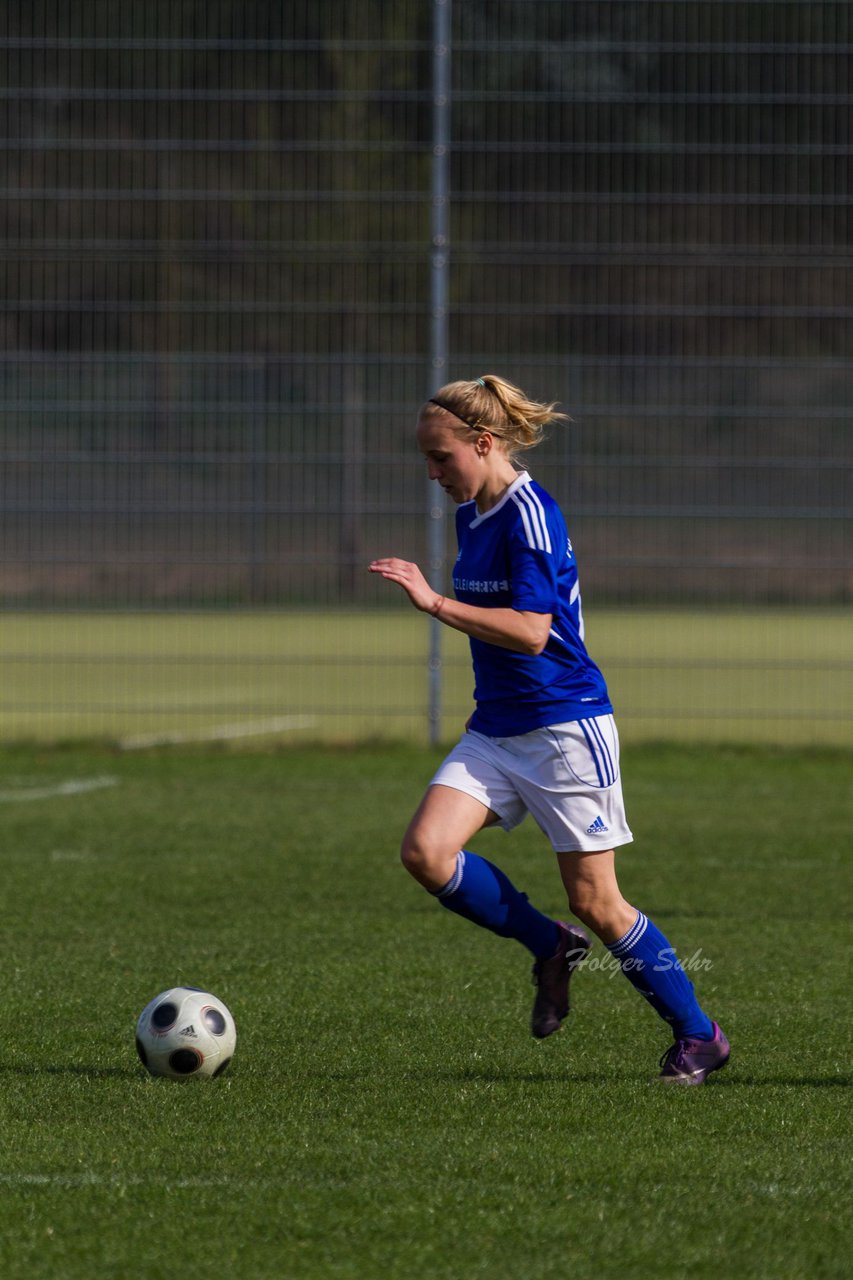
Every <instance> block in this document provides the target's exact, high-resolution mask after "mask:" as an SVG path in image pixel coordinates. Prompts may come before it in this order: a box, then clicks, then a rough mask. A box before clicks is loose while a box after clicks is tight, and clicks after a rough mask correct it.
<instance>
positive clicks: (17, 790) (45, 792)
mask: <svg viewBox="0 0 853 1280" xmlns="http://www.w3.org/2000/svg"><path fill="white" fill-rule="evenodd" d="M117 783H118V778H107V777H103V778H68V779H67V781H65V782H56V783H53V785H52V786H49V787H14V788H10V789H9V790H7V791H0V804H11V803H12V802H13V801H16V800H50V799H51V798H52V797H53V796H79V795H83V794H84V792H86V791H100V790H101V788H102V787H114V786H116V784H117Z"/></svg>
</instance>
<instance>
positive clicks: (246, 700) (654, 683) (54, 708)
mask: <svg viewBox="0 0 853 1280" xmlns="http://www.w3.org/2000/svg"><path fill="white" fill-rule="evenodd" d="M441 634H442V639H443V643H444V655H443V656H444V669H443V684H444V694H443V705H442V712H443V714H442V719H441V726H440V736H441V738H442V739H448V740H449V739H454V738H455V737H456V736H457V734H458V731H459V727H460V725H461V724H462V723H463V722H464V721H465V719H466V718H467V716H468V714H469V713H470V710H471V697H472V683H473V682H472V677H471V671H470V661H469V656H468V647H467V641H466V639H465V638H464V637H463V636H460V635H458V634H457V633H456V632H453V631H450V630H449V629H447V628H443V629H442V633H441ZM587 638H588V643H589V647H590V650H591V652H592V653H593V655H594V657H595V658H596V660H597V661H598V662H599V664H600V665H601V667H602V669H603V670H604V672H605V675H606V677H607V680H608V685H609V687H610V690H611V693H612V696H613V699H614V702H615V705H616V710H617V717H618V721H619V726H620V732H621V734H622V738H623V741H625V742H640V741H654V740H659V739H667V740H673V739H678V740H680V741H694V742H709V741H713V742H755V743H774V744H776V743H789V744H791V743H801V744H824V745H830V744H835V745H842V746H843V745H846V746H853V613H851V611H850V610H842V609H837V610H814V611H802V610H797V611H794V610H784V609H761V610H747V609H737V610H734V609H729V610H719V609H718V610H716V611H710V610H707V611H700V610H652V609H645V610H644V609H637V608H628V607H625V608H621V609H590V610H589V611H588V618H587ZM428 641H429V627H428V624H427V622H426V621H425V619H424V618H423V617H421V616H419V615H418V614H416V613H415V612H414V611H413V610H411V609H406V610H405V611H394V612H382V611H379V610H374V611H372V612H362V613H358V612H345V611H339V612H334V611H326V612H317V611H313V612H312V611H303V610H298V611H297V610H293V611H281V612H269V613H248V612H243V611H240V610H234V611H232V612H211V613H203V612H199V613H172V614H169V613H161V614H151V613H136V614H133V613H124V614H121V613H119V614H116V613H100V614H99V613H67V614H53V613H44V614H42V613H29V614H27V613H21V614H14V613H13V614H7V615H5V616H4V620H3V627H2V628H0V661H2V664H3V668H4V671H5V673H6V680H5V682H4V685H3V688H2V690H0V741H4V742H10V741H57V740H59V741H67V740H74V739H76V740H80V739H83V738H86V739H102V740H110V741H129V742H130V743H131V744H138V743H139V742H140V741H142V742H145V741H150V740H151V739H154V740H163V739H168V738H169V737H172V738H176V739H179V740H186V739H191V740H192V739H195V738H198V739H217V738H222V739H225V740H229V741H238V740H243V739H244V738H245V739H246V740H249V741H251V740H253V739H258V738H269V739H274V740H279V741H290V742H293V741H297V742H308V741H326V742H329V741H334V742H347V741H363V740H364V739H365V738H372V739H381V738H384V739H390V740H400V739H406V740H412V741H420V742H422V743H424V742H427V741H428V740H429V739H428V730H427V725H428V720H427V702H428V694H427V684H428V677H427V660H428Z"/></svg>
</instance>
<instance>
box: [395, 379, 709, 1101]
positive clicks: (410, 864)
mask: <svg viewBox="0 0 853 1280" xmlns="http://www.w3.org/2000/svg"><path fill="white" fill-rule="evenodd" d="M564 416H565V415H563V414H560V413H557V412H555V406H554V405H553V404H543V403H539V402H537V401H535V400H531V399H530V398H529V397H528V396H526V395H525V394H524V392H523V391H521V390H520V389H519V388H518V387H516V386H513V384H512V383H510V382H507V381H506V380H505V379H503V378H499V377H496V376H495V375H493V374H485V375H483V377H481V378H476V379H474V380H473V381H470V382H467V381H462V382H451V383H449V384H448V385H447V386H445V387H442V388H441V390H440V391H438V392H437V393H436V394H435V395H434V396H433V397H432V398H431V399H430V400H428V401H427V402H426V404H424V405H423V406H422V408H421V410H420V414H419V417H418V424H417V444H418V448H419V449H420V451H421V453H422V454H423V456H424V458H425V459H426V464H427V471H428V474H429V477H430V479H431V480H434V481H436V482H437V483H438V484H440V485H441V487H442V489H444V491H445V492H446V493H447V494H449V495H450V497H451V498H452V499H453V501H454V502H455V503H456V504H457V508H458V509H457V512H456V532H457V538H458V543H459V554H458V557H457V560H456V564H455V566H454V570H453V591H454V596H453V598H451V597H449V596H443V595H440V594H439V593H438V592H437V591H435V590H434V589H433V588H432V587H431V586H430V585H429V583H428V582H427V580H426V579H425V577H424V575H423V574H422V572H421V570H420V569H419V568H418V566H417V565H416V564H413V563H411V562H410V561H407V560H402V559H400V558H398V557H388V558H384V559H379V560H375V561H374V562H373V563H372V564H371V565H370V571H371V572H372V573H376V574H379V575H380V576H381V577H383V578H384V579H386V580H387V581H388V582H391V583H395V584H397V585H398V586H400V587H401V588H402V589H403V590H404V591H405V592H406V594H407V595H408V597H409V600H410V601H411V603H412V604H413V605H414V607H415V608H416V609H419V610H421V611H422V612H423V613H428V614H431V615H432V616H433V617H435V618H438V620H439V621H440V622H442V623H443V624H444V625H445V626H448V627H453V628H454V629H455V630H457V631H461V632H464V634H465V635H467V636H468V637H469V639H470V646H471V656H472V660H473V666H474V676H475V691H474V698H475V710H474V712H473V714H472V716H471V718H470V720H469V722H468V724H467V726H466V729H465V732H464V734H463V736H462V738H461V739H460V741H459V742H458V743H457V745H456V746H455V747H454V748H453V750H452V751H451V752H450V754H449V755H448V756H447V758H446V759H445V760H444V762H443V763H442V764H441V766H440V767H439V769H438V772H437V773H436V774H435V776H434V777H433V779H432V781H431V783H430V785H429V787H428V788H427V791H426V794H425V795H424V797H423V799H422V801H421V803H420V805H419V806H418V809H417V811H416V813H415V815H414V817H413V818H412V820H411V822H410V824H409V828H408V830H407V831H406V834H405V837H404V839H403V844H402V850H401V855H402V860H403V864H404V866H405V867H406V869H407V870H408V871H409V872H410V874H411V875H412V876H413V877H414V878H415V879H416V880H417V881H418V882H419V883H420V884H421V885H423V886H424V888H425V889H427V890H429V891H430V892H431V893H432V894H434V895H435V897H436V898H437V899H438V901H439V902H440V903H441V905H442V906H444V907H446V908H447V909H448V910H450V911H452V912H454V913H455V914H457V915H460V916H463V917H465V918H466V919H468V920H470V921H472V922H473V923H475V924H477V925H480V926H481V927H483V928H486V929H489V930H491V931H492V932H493V933H496V934H499V935H501V936H502V937H509V938H514V939H515V940H516V941H518V942H520V943H522V945H524V946H525V947H527V949H528V950H529V951H530V953H531V955H532V956H533V979H534V983H535V986H536V997H535V1002H534V1006H533V1014H532V1020H531V1029H532V1032H533V1035H534V1036H536V1037H537V1038H538V1039H544V1038H545V1037H546V1036H549V1035H551V1034H552V1033H553V1032H555V1031H557V1030H558V1029H559V1028H560V1026H561V1024H562V1022H563V1020H564V1019H565V1017H566V1015H567V1013H568V1011H569V981H570V978H571V976H572V972H573V970H574V969H576V968H577V966H578V965H579V964H581V963H582V961H583V959H584V957H585V956H586V954H587V952H588V950H589V948H590V946H591V939H590V936H589V933H588V932H587V929H589V930H592V932H593V933H595V934H596V935H597V936H598V937H599V938H600V939H601V941H602V942H603V943H604V945H605V946H606V947H607V948H608V950H609V951H610V952H611V953H612V954H613V956H614V957H616V959H617V960H618V961H619V964H620V966H621V969H622V971H623V973H624V974H625V976H626V977H627V978H628V979H629V981H630V982H631V983H632V984H633V985H634V987H636V989H637V990H638V991H639V992H640V993H641V994H642V995H643V996H644V997H645V998H646V999H647V1000H648V1002H649V1003H650V1004H651V1005H652V1007H653V1008H654V1009H655V1011H656V1012H657V1013H658V1014H659V1015H660V1017H662V1018H663V1019H664V1020H665V1021H666V1022H667V1023H668V1024H669V1025H670V1027H671V1028H672V1032H673V1034H674V1037H675V1040H674V1043H673V1044H672V1045H671V1047H670V1048H669V1049H668V1050H667V1051H666V1053H665V1054H664V1055H663V1058H662V1059H661V1068H662V1070H661V1074H660V1079H661V1080H663V1081H667V1082H674V1083H680V1084H691V1085H693V1084H701V1083H703V1081H704V1080H705V1079H706V1077H707V1076H708V1074H709V1073H710V1072H711V1071H715V1070H717V1069H718V1068H719V1067H722V1066H724V1065H725V1063H726V1061H727V1059H728V1056H729V1045H728V1042H727V1040H726V1037H725V1036H724V1035H723V1032H722V1031H721V1030H720V1028H719V1026H718V1025H717V1023H715V1022H712V1021H711V1019H710V1018H709V1017H708V1016H707V1014H706V1013H705V1012H704V1011H703V1010H702V1008H701V1007H700V1005H699V1003H698V1001H697V999H696V996H695V993H694V990H693V986H692V983H691V982H690V980H689V978H688V977H687V975H686V973H685V972H684V970H683V969H682V967H681V965H680V964H679V962H678V960H677V959H676V956H675V952H674V951H673V949H672V947H671V946H670V945H669V942H668V941H667V939H666V938H665V937H664V936H663V934H662V933H661V932H660V931H659V930H658V929H657V928H656V926H655V925H654V924H653V923H652V921H651V920H649V919H648V917H647V916H646V915H644V914H643V912H642V911H639V910H638V909H637V908H636V907H634V906H632V905H631V904H630V903H628V902H626V900H625V899H624V898H623V897H622V894H621V892H620V890H619V885H618V882H617V879H616V870H615V857H616V855H615V850H616V849H617V848H618V847H619V846H621V845H625V844H628V843H630V842H631V840H632V838H633V837H632V835H631V832H630V830H629V828H628V824H627V821H626V817H625V807H624V804H623V799H622V786H621V781H620V774H619V738H618V735H617V731H616V724H615V722H614V719H613V708H612V706H611V704H610V700H609V697H608V693H607V686H606V684H605V681H604V677H603V676H602V674H601V672H600V671H599V669H598V667H597V666H596V665H595V663H594V662H593V661H592V659H591V658H590V656H589V654H588V653H587V650H586V646H585V644H584V628H583V615H582V611H581V598H580V589H579V585H578V574H577V565H576V562H575V556H574V552H573V550H572V544H571V542H570V541H569V538H568V534H567V532H566V525H565V522H564V520H563V516H562V513H561V512H560V509H559V507H558V506H557V504H556V502H555V501H554V499H553V498H552V497H551V496H550V495H549V494H548V493H547V492H546V491H545V490H544V489H543V488H542V487H541V486H540V485H538V484H537V483H536V482H535V481H534V480H533V479H532V478H531V477H530V475H529V474H528V473H527V472H526V471H525V470H522V469H520V468H519V467H518V465H517V458H518V455H519V454H520V453H521V452H522V451H524V450H527V449H531V448H532V447H533V446H535V445H536V444H538V443H539V441H540V439H541V438H542V433H543V428H544V427H545V425H546V424H547V423H549V422H553V421H555V420H557V419H560V418H563V417H564ZM527 813H530V814H532V815H533V817H534V819H535V820H536V822H537V823H538V825H539V827H540V828H541V830H542V831H543V833H544V834H545V836H546V837H547V839H548V840H549V841H550V843H551V846H552V848H553V849H554V852H555V854H556V857H557V862H558V865H559V869H560V874H561V877H562V881H563V885H564V887H565V890H566V894H567V897H568V903H569V909H570V911H571V912H572V913H573V914H574V915H575V916H576V917H577V918H578V919H579V920H580V921H581V922H582V925H583V926H586V928H583V927H581V926H578V925H574V924H568V923H565V922H564V921H559V920H552V919H551V918H550V917H548V916H546V915H543V914H542V913H541V912H540V911H537V909H536V908H535V907H534V906H533V905H532V904H531V903H530V902H529V901H528V899H527V897H526V895H525V894H524V893H522V892H520V891H519V890H518V889H517V888H516V887H515V885H514V884H513V883H512V882H511V881H510V880H509V878H508V877H507V876H506V875H505V874H504V872H503V871H501V870H500V869H499V868H498V867H496V866H495V865H494V864H493V863H491V862H489V861H488V860H487V859H485V858H483V857H481V856H480V855H478V854H475V853H471V852H470V851H469V850H467V849H466V848H465V846H466V844H467V843H468V841H469V840H470V838H471V837H472V836H473V835H474V834H475V833H476V832H477V831H480V830H482V829H483V828H484V827H490V826H493V825H499V826H501V827H503V828H504V829H505V830H507V831H508V830H511V829H512V828H513V827H515V826H517V825H518V823H519V822H521V820H522V819H523V818H524V817H525V815H526V814H527Z"/></svg>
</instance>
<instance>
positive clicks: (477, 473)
mask: <svg viewBox="0 0 853 1280" xmlns="http://www.w3.org/2000/svg"><path fill="white" fill-rule="evenodd" d="M417 441H418V448H419V449H420V451H421V453H422V454H423V455H424V457H425V458H426V464H427V474H428V475H429V478H430V480H435V481H437V482H438V484H440V485H441V487H442V489H443V490H444V491H445V493H446V494H448V496H449V497H451V498H452V499H453V501H454V502H470V501H471V499H472V498H476V497H477V494H478V493H479V492H480V490H481V488H482V485H483V473H484V463H483V457H482V456H481V454H480V453H479V452H478V450H477V446H476V442H475V441H469V440H463V439H461V438H460V436H459V435H457V433H456V432H455V431H454V430H453V428H452V427H449V426H447V425H445V424H443V423H442V422H441V421H440V420H436V419H435V418H422V419H421V420H420V422H419V423H418V429H417Z"/></svg>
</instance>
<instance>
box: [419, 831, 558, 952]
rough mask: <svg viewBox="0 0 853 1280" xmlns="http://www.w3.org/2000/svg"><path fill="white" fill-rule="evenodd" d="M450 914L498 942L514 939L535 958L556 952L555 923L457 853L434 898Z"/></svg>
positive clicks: (488, 868) (492, 872)
mask: <svg viewBox="0 0 853 1280" xmlns="http://www.w3.org/2000/svg"><path fill="white" fill-rule="evenodd" d="M434 896H435V897H436V898H438V900H439V902H440V903H441V905H442V906H443V907H447V909H448V911H454V912H455V913H456V914H457V915H458V916H464V917H465V919H466V920H472V921H473V922H474V924H478V925H480V926H481V927H482V928H483V929H490V930H491V931H492V933H497V934H499V935H500V937H502V938H515V940H516V941H517V942H520V943H522V945H523V946H525V947H527V949H528V951H531V952H532V953H533V955H534V956H536V957H537V958H538V957H539V956H550V955H552V954H553V953H554V951H556V949H557V944H558V942H559V940H560V931H559V929H558V928H557V924H556V921H554V920H551V919H550V918H549V917H548V916H543V915H542V912H541V911H537V910H536V908H535V907H531V905H530V903H529V902H528V901H527V894H526V893H520V892H519V890H518V889H516V887H515V885H514V884H512V882H511V881H510V880H508V879H507V877H506V876H505V875H504V873H503V872H502V871H501V870H499V868H498V867H496V866H493V865H492V863H491V862H487V861H486V859H485V858H481V857H480V856H479V854H476V853H469V852H468V851H467V850H464V851H460V852H459V853H458V854H457V855H456V870H455V871H454V873H453V875H452V876H451V878H450V879H449V880H448V882H447V884H446V885H445V886H444V888H443V889H439V890H437V892H436V893H435V895H434Z"/></svg>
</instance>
